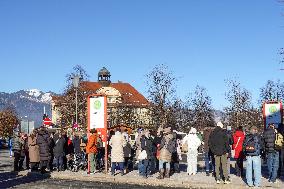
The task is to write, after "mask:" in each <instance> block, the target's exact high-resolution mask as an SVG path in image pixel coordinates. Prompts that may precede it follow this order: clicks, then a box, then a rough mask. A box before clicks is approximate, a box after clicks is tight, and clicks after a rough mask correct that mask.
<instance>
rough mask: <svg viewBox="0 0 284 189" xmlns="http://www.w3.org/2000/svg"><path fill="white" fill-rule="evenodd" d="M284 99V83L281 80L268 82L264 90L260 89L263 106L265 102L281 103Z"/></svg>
mask: <svg viewBox="0 0 284 189" xmlns="http://www.w3.org/2000/svg"><path fill="white" fill-rule="evenodd" d="M283 99H284V83H282V82H281V81H280V80H277V82H274V81H272V80H268V81H267V82H266V84H265V86H263V87H262V88H260V101H259V103H260V104H262V103H263V102H265V101H274V100H275V101H280V100H283Z"/></svg>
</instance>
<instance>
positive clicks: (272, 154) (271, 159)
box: [263, 124, 279, 182]
mask: <svg viewBox="0 0 284 189" xmlns="http://www.w3.org/2000/svg"><path fill="white" fill-rule="evenodd" d="M263 138H264V144H265V152H266V157H267V168H268V174H269V182H276V178H277V173H278V168H279V151H277V150H276V149H275V139H276V130H275V125H274V124H270V125H269V127H268V129H266V130H265V131H264V133H263Z"/></svg>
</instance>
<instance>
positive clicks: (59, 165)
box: [55, 155, 63, 171]
mask: <svg viewBox="0 0 284 189" xmlns="http://www.w3.org/2000/svg"><path fill="white" fill-rule="evenodd" d="M55 161H56V168H57V170H60V171H61V170H62V169H63V156H62V155H61V156H57V157H55Z"/></svg>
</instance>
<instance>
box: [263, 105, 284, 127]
mask: <svg viewBox="0 0 284 189" xmlns="http://www.w3.org/2000/svg"><path fill="white" fill-rule="evenodd" d="M263 117H264V126H265V129H267V128H268V125H269V124H271V123H274V124H276V128H278V124H280V123H282V119H283V107H282V102H267V103H264V105H263Z"/></svg>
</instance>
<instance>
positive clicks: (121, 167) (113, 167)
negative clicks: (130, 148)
mask: <svg viewBox="0 0 284 189" xmlns="http://www.w3.org/2000/svg"><path fill="white" fill-rule="evenodd" d="M117 163H118V166H119V170H120V171H121V173H123V170H124V162H112V163H111V174H114V172H115V167H116V164H117Z"/></svg>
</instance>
